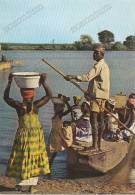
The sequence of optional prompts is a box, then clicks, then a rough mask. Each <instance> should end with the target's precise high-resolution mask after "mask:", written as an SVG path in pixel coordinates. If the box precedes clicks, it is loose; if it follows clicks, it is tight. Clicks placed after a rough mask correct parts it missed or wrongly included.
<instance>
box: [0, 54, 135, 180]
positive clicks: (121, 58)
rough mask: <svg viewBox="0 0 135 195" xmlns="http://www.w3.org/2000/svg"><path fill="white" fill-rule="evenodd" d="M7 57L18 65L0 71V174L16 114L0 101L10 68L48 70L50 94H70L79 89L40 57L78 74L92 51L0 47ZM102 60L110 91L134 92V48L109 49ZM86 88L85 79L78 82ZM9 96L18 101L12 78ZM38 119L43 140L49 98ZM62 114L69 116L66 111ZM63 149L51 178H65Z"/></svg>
mask: <svg viewBox="0 0 135 195" xmlns="http://www.w3.org/2000/svg"><path fill="white" fill-rule="evenodd" d="M1 53H3V54H5V55H6V56H7V57H8V58H9V59H13V60H20V61H22V65H14V66H13V68H12V69H11V70H6V71H1V72H0V91H1V95H0V103H1V106H0V174H1V175H3V174H4V172H5V168H6V164H7V160H8V158H9V155H10V152H11V146H12V144H13V140H14V136H15V132H16V129H17V124H18V121H17V115H16V112H15V110H14V109H13V108H11V107H9V106H8V105H7V104H6V103H5V102H4V101H3V91H4V88H5V86H6V84H7V78H8V74H9V73H10V71H12V72H16V71H17V72H18V71H36V72H46V73H47V74H48V81H47V82H48V84H49V86H50V87H51V89H52V91H53V96H56V95H57V94H58V93H61V94H64V95H66V96H69V97H70V98H71V101H70V104H72V103H73V102H72V97H73V96H74V95H82V93H81V92H80V91H79V90H78V89H77V88H76V87H75V86H73V85H72V84H70V83H68V82H67V81H64V80H63V78H62V77H61V76H59V75H58V74H57V73H56V72H54V71H53V70H52V69H51V68H50V67H48V66H47V65H46V64H44V63H43V62H42V61H41V59H42V58H46V59H47V60H48V61H49V62H50V63H52V64H56V65H57V66H58V67H59V68H60V69H62V70H63V71H64V72H65V73H66V74H82V73H85V72H87V71H88V70H89V69H90V68H91V67H92V65H93V63H94V62H93V60H92V52H89V51H4V52H1ZM105 59H106V62H107V63H108V65H109V68H110V74H111V95H114V94H116V93H119V92H123V93H124V94H127V95H129V94H130V93H131V92H135V77H134V76H135V52H134V51H129V52H127V51H119V52H118V51H117V52H114V51H111V52H106V55H105ZM80 85H81V86H82V87H83V88H87V83H83V84H80ZM36 94H37V95H36V98H37V99H38V98H39V97H42V95H44V94H43V90H42V89H37V90H36ZM11 96H12V97H13V98H14V99H19V100H20V101H21V97H20V92H19V89H18V87H17V86H16V84H15V83H14V82H13V84H12V88H11ZM39 114H40V120H41V122H42V124H43V127H44V133H45V140H46V142H47V139H48V135H49V132H50V129H51V118H52V116H53V105H52V103H51V102H49V103H48V104H47V105H45V106H44V107H43V108H41V110H40V112H39ZM66 118H68V119H69V118H70V115H69V116H67V117H66ZM67 177H68V171H67V169H66V152H63V153H60V154H58V156H57V157H56V160H55V161H54V164H53V167H52V178H67Z"/></svg>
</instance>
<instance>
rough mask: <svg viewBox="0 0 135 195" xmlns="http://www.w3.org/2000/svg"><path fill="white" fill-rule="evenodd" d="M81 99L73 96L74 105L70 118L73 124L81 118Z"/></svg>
mask: <svg viewBox="0 0 135 195" xmlns="http://www.w3.org/2000/svg"><path fill="white" fill-rule="evenodd" d="M81 99H82V98H81V97H80V96H73V100H74V105H73V106H72V107H71V117H72V122H75V121H76V120H78V119H79V118H80V117H81V116H82V111H81V106H80V102H81Z"/></svg>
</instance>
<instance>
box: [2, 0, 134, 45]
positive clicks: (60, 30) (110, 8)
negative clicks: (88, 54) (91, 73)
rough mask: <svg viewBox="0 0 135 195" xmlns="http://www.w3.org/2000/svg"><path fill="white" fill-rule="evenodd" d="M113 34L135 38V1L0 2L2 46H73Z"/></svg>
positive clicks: (9, 0) (64, 0) (116, 38)
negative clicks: (87, 38)
mask: <svg viewBox="0 0 135 195" xmlns="http://www.w3.org/2000/svg"><path fill="white" fill-rule="evenodd" d="M102 30H110V31H112V32H113V33H114V35H115V41H124V40H125V38H126V37H127V36H129V35H134V34H135V0H0V42H11V43H52V42H55V43H73V42H74V41H77V40H79V38H80V35H82V34H88V35H90V36H91V37H92V38H93V40H94V41H95V42H98V35H97V33H98V32H100V31H102Z"/></svg>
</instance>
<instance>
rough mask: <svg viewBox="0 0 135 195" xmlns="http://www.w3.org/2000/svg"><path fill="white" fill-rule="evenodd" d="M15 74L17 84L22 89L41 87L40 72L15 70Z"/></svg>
mask: <svg viewBox="0 0 135 195" xmlns="http://www.w3.org/2000/svg"><path fill="white" fill-rule="evenodd" d="M13 76H14V80H15V82H16V84H17V86H18V87H19V88H21V89H34V88H38V87H39V80H40V74H39V73H38V72H15V73H13Z"/></svg>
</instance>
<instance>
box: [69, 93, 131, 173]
mask: <svg viewBox="0 0 135 195" xmlns="http://www.w3.org/2000/svg"><path fill="white" fill-rule="evenodd" d="M113 98H114V99H115V100H116V108H117V109H121V108H122V107H123V106H124V105H125V104H126V101H127V97H126V95H122V94H118V95H116V96H113ZM131 142H132V141H130V142H129V143H128V142H127V141H124V140H120V141H117V142H112V141H105V140H102V151H100V152H91V151H90V150H84V148H87V147H89V146H90V145H91V144H88V143H86V142H79V141H78V142H75V143H73V144H72V146H71V147H70V148H69V149H68V156H67V163H68V167H69V169H72V170H74V171H79V172H80V171H81V172H82V171H83V172H87V173H88V172H99V173H106V172H108V171H110V170H112V169H113V168H115V167H116V166H117V165H119V164H120V163H121V162H122V161H123V160H124V158H125V157H126V156H127V154H128V151H129V146H130V144H131Z"/></svg>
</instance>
